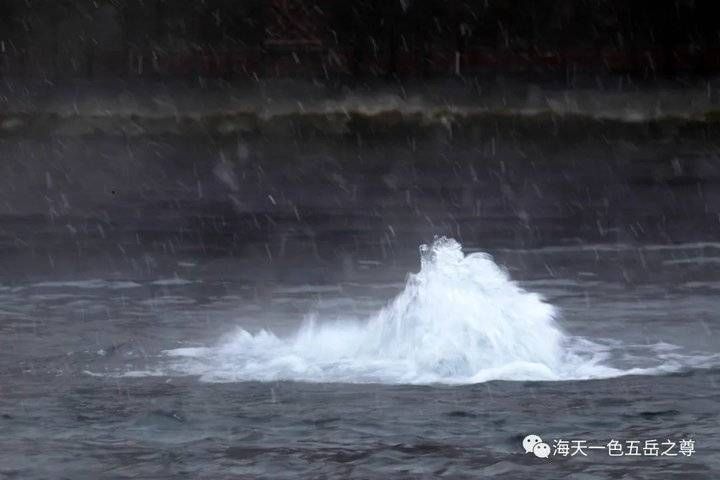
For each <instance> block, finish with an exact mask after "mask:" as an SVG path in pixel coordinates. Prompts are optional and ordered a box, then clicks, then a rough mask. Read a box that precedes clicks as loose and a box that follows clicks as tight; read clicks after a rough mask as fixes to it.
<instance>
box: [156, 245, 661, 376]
mask: <svg viewBox="0 0 720 480" xmlns="http://www.w3.org/2000/svg"><path fill="white" fill-rule="evenodd" d="M421 263H422V265H421V270H420V272H419V273H417V274H413V275H409V277H408V280H407V283H406V285H405V288H404V290H403V291H402V292H401V293H400V294H399V295H398V296H397V297H396V298H395V299H394V300H393V301H392V302H391V303H390V304H389V305H387V306H386V307H385V308H383V309H382V310H381V311H380V312H378V313H377V314H375V315H373V316H371V317H370V318H368V319H365V320H357V319H347V318H345V319H344V318H335V319H327V320H324V321H320V319H317V318H309V319H308V320H307V321H306V322H305V324H304V325H303V326H302V328H301V329H300V330H299V331H298V332H297V333H296V334H294V335H292V336H290V337H287V338H281V337H278V336H276V335H274V334H273V333H271V332H268V331H260V332H259V333H257V334H254V335H253V334H251V333H250V332H248V331H246V330H243V329H239V330H238V331H237V332H235V333H233V334H232V335H230V336H229V337H227V338H225V339H224V341H223V342H221V343H220V344H219V345H217V346H214V347H210V348H179V349H175V350H168V351H166V352H165V354H166V355H167V356H168V357H169V359H170V372H169V373H170V374H189V375H199V376H200V378H201V379H202V380H205V381H211V382H231V381H245V380H260V381H273V380H299V381H311V382H350V383H357V382H380V383H448V384H457V383H477V382H484V381H489V380H499V379H502V380H579V379H589V378H602V377H609V376H616V375H622V374H623V373H628V372H624V371H622V370H619V369H615V368H611V367H608V366H605V365H603V364H602V362H603V361H604V360H606V358H607V356H608V347H603V346H602V345H599V344H597V343H594V342H591V341H589V340H585V339H582V338H578V337H571V336H568V335H566V334H565V333H563V332H562V331H561V329H560V327H559V326H558V324H557V322H556V317H557V315H558V313H557V310H556V309H555V308H554V307H553V306H552V305H550V304H548V303H547V302H545V301H544V300H543V299H542V298H541V297H540V296H539V295H537V294H535V293H531V292H527V291H525V290H523V289H522V288H521V287H520V286H518V285H517V284H516V283H515V282H513V281H512V280H511V279H510V278H509V276H508V274H507V273H506V272H505V271H504V270H503V269H501V268H500V267H499V266H498V265H496V264H495V263H494V262H493V261H492V259H491V257H490V256H489V255H487V254H484V253H473V254H470V255H467V256H466V255H464V254H463V252H462V249H461V247H460V244H458V243H457V242H456V241H454V240H451V239H446V238H440V239H437V240H436V241H435V242H434V243H433V245H432V246H425V245H423V246H422V247H421ZM648 372H649V370H647V371H645V372H644V373H648ZM632 373H640V371H639V370H633V371H632Z"/></svg>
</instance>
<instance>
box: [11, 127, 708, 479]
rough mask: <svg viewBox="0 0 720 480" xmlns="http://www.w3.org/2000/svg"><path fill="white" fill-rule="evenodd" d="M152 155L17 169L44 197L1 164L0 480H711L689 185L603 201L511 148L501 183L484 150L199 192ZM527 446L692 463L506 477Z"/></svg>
mask: <svg viewBox="0 0 720 480" xmlns="http://www.w3.org/2000/svg"><path fill="white" fill-rule="evenodd" d="M85 141H86V142H87V145H89V146H90V147H88V148H89V150H90V151H92V152H93V153H94V154H97V152H100V153H102V152H103V151H105V150H104V149H105V148H106V147H107V148H108V150H107V152H112V151H115V150H116V149H117V147H118V145H115V144H114V143H113V142H109V145H105V142H106V140H98V139H94V140H93V139H86V140H85ZM173 141H177V142H178V143H177V145H180V146H179V147H178V146H175V147H173V145H175V144H173V143H170V142H167V143H166V142H164V141H163V142H157V143H153V142H149V141H148V145H147V147H148V148H150V149H151V150H152V151H153V152H154V151H156V150H159V151H161V152H165V153H163V155H159V156H158V157H157V158H156V159H155V160H157V162H156V163H153V162H152V161H149V160H148V161H147V162H141V161H140V160H137V161H136V160H132V162H133V165H135V166H138V168H141V167H142V168H143V169H144V170H142V169H141V170H137V171H136V170H132V169H129V170H127V171H125V170H123V169H119V170H117V171H116V170H112V167H113V165H114V164H113V163H112V162H111V161H110V160H108V158H110V157H106V156H104V155H98V156H97V158H94V160H95V161H96V162H97V163H87V166H86V168H85V170H82V169H80V166H82V165H84V164H82V162H81V164H82V165H76V164H74V163H73V162H80V160H77V159H76V158H75V157H74V155H75V154H76V153H77V151H74V150H73V152H72V155H70V154H67V155H66V154H61V153H57V152H56V156H55V157H52V158H51V159H49V160H48V159H47V158H46V157H43V156H41V155H38V156H37V158H38V159H39V160H37V161H38V162H40V161H43V162H45V161H47V162H49V163H48V165H49V170H48V171H50V172H51V175H50V176H51V178H52V182H50V183H51V185H50V186H48V181H47V179H46V178H45V175H44V174H43V175H40V176H38V178H35V177H32V176H29V175H28V174H27V171H26V170H23V162H25V161H29V160H26V158H34V157H33V156H32V155H27V156H26V157H22V159H16V158H14V157H9V160H8V165H10V166H12V167H13V168H10V167H8V172H9V173H8V174H9V175H10V174H13V173H12V172H16V173H14V175H16V176H17V178H15V177H7V178H5V182H6V185H7V186H8V188H5V189H3V191H2V192H0V193H1V194H2V200H3V202H2V205H3V206H2V208H3V209H4V210H3V212H2V231H1V232H0V246H1V250H0V254H1V257H0V259H1V261H0V335H1V336H0V376H1V379H2V380H1V382H0V385H1V387H0V428H1V434H0V442H1V443H2V449H0V477H1V478H22V479H25V478H84V477H88V476H91V477H93V478H380V477H385V478H387V477H391V478H408V477H409V478H437V477H442V476H445V477H450V478H478V477H480V478H484V477H497V478H510V479H512V478H523V479H524V478H528V477H530V476H531V477H533V478H563V477H568V478H570V477H571V478H623V477H632V478H648V479H649V478H666V477H669V476H682V478H691V479H692V478H696V479H704V478H713V477H714V473H715V472H717V471H718V469H720V451H719V450H718V448H717V445H718V444H720V434H719V432H718V427H717V425H718V419H719V418H718V409H717V405H718V401H719V400H720V395H719V393H718V392H719V391H720V390H718V382H720V369H719V368H718V354H719V353H720V335H718V330H717V329H718V327H717V312H718V311H720V297H719V296H718V289H720V282H719V281H718V277H717V262H718V259H720V243H718V242H717V241H716V240H717V234H718V233H719V232H720V228H719V227H718V225H719V224H720V222H718V218H717V215H716V210H717V209H716V208H715V206H716V205H717V198H718V196H717V194H718V190H717V186H716V185H715V184H713V183H712V182H708V183H704V184H702V185H699V186H698V185H690V186H688V185H684V184H674V185H666V184H657V183H644V184H642V185H635V186H633V187H632V188H630V187H628V183H627V182H628V180H627V177H624V176H623V175H624V172H625V170H624V168H618V167H617V165H616V164H615V163H613V162H616V161H617V162H620V163H621V164H622V165H625V164H624V163H622V162H626V161H627V162H629V163H632V162H630V161H629V160H627V159H626V158H624V157H623V158H622V159H621V160H617V159H614V160H613V159H612V158H611V159H608V158H606V157H605V155H606V154H607V152H605V151H604V152H601V153H598V152H597V151H596V148H597V146H596V145H592V146H590V147H587V146H585V147H577V149H574V150H572V151H564V152H563V153H561V154H557V155H555V156H553V157H552V158H553V159H552V160H547V159H545V160H543V158H546V157H544V155H548V156H549V155H550V153H548V152H549V151H551V150H552V148H554V147H547V149H546V147H542V146H538V145H535V144H525V145H523V144H518V145H520V147H523V148H525V150H527V151H531V152H535V153H536V154H537V155H536V156H535V157H534V158H537V159H538V160H537V161H536V160H533V164H532V166H529V163H528V160H527V159H526V158H515V159H514V158H513V157H512V155H511V154H509V153H508V152H509V151H510V150H512V148H510V146H509V145H507V144H506V145H505V146H503V144H502V142H501V141H500V140H499V141H498V142H497V143H496V144H495V145H496V147H497V150H496V151H497V152H499V153H498V155H499V156H502V155H504V156H503V157H502V159H500V158H498V159H495V160H492V161H491V160H483V162H485V161H486V162H488V163H482V165H481V164H479V163H478V161H477V158H476V157H477V155H478V152H477V151H476V150H473V149H466V150H463V149H461V148H455V147H453V148H450V147H447V148H448V149H449V150H447V151H441V152H440V153H439V151H440V150H443V149H444V148H445V147H443V148H442V149H441V148H440V147H437V149H435V150H433V149H431V148H419V149H418V150H417V151H415V152H412V153H408V152H405V153H403V152H402V151H399V150H397V149H396V147H393V146H390V147H388V146H387V145H379V146H378V145H372V146H370V147H367V146H366V147H362V149H361V150H360V151H358V150H357V148H359V147H357V148H356V147H348V146H343V147H342V148H340V147H338V148H339V150H338V151H334V152H333V157H332V158H337V159H341V160H342V161H340V160H338V161H337V162H335V161H334V160H332V161H331V160H327V158H329V157H326V156H324V155H325V154H326V153H327V151H326V150H325V147H318V146H317V145H315V146H312V145H310V146H308V145H304V144H303V145H302V146H299V147H298V149H297V151H295V152H291V151H285V152H284V155H283V156H282V157H281V158H282V160H277V158H276V157H272V155H271V153H272V152H273V151H275V150H274V149H275V148H279V147H278V146H276V145H266V146H264V147H263V146H262V144H252V143H249V144H248V147H247V149H248V151H249V152H250V154H249V155H251V156H253V158H256V159H258V160H262V162H263V163H262V165H263V168H264V170H263V173H262V174H261V173H257V175H255V176H243V175H240V174H238V170H237V168H236V169H235V170H233V169H230V170H227V171H225V170H223V172H224V173H223V174H222V175H221V177H222V178H223V179H224V180H222V179H220V180H218V175H217V168H216V167H217V165H218V162H222V161H221V160H219V161H210V162H205V163H202V162H197V163H193V162H188V163H187V164H183V163H182V162H180V164H181V165H175V166H174V167H173V166H172V165H173V164H172V162H171V161H170V160H167V159H168V158H171V157H172V158H176V157H173V155H177V156H179V157H181V155H180V154H179V153H178V152H177V151H176V150H173V149H175V148H177V149H181V148H182V145H183V144H182V141H180V140H177V139H176V140H173ZM230 143H232V146H233V148H234V149H237V140H236V139H234V140H232V142H230ZM70 144H72V140H68V145H70ZM408 145H411V144H408ZM134 146H135V147H137V145H134ZM516 146H517V145H516ZM23 148H25V149H26V150H24V152H25V153H28V152H33V150H32V149H33V148H34V147H32V146H31V145H30V146H28V145H25V146H24V147H23ZM68 148H70V147H68ZM196 148H198V149H200V147H196ZM318 148H319V150H313V149H318ZM408 148H411V147H408ZM518 148H519V147H518ZM568 148H569V147H568ZM618 148H620V147H618ZM637 148H638V149H639V151H640V153H642V154H643V155H645V154H647V152H648V151H654V150H653V149H654V147H642V148H641V147H637ZM645 148H647V149H645ZM263 149H266V150H263ZM548 149H549V150H548ZM620 150H621V151H622V152H623V153H622V154H623V155H625V154H626V153H627V152H628V151H630V150H632V149H624V147H623V148H620ZM43 151H45V150H43ZM173 151H174V152H175V153H172V152H173ZM168 152H170V153H172V154H168ZM313 152H314V153H313ZM503 152H504V153H503ZM538 152H539V153H538ZM200 153H202V152H200ZM200 153H197V151H195V153H193V154H197V155H198V156H201V155H200ZM166 154H167V155H166ZM359 154H362V155H364V156H365V157H369V158H371V159H373V160H374V161H373V162H371V163H370V165H369V166H368V165H367V164H361V163H357V164H354V163H352V162H350V161H349V159H353V158H357V157H358V155H359ZM78 155H79V154H78ZM87 155H90V154H87ZM136 155H138V156H139V157H142V155H143V153H142V149H141V148H138V150H137V152H136ZM443 155H444V156H443ZM563 155H566V156H568V157H572V156H575V157H577V158H582V159H583V160H584V163H582V165H579V166H577V165H576V166H574V167H573V166H572V164H571V163H568V164H565V167H564V168H562V169H560V168H559V167H558V166H557V165H556V164H554V163H553V162H555V161H559V160H557V158H558V157H562V156H563ZM618 155H619V154H618ZM82 158H84V157H81V159H82ZM88 158H89V157H88ZM308 158H314V159H316V161H314V162H307V159H308ZM388 158H392V159H397V160H392V162H398V163H392V162H391V161H390V160H388ZM409 158H413V159H416V161H417V169H416V170H415V171H414V173H413V174H412V177H411V178H406V177H405V176H403V175H402V172H403V171H404V170H402V169H401V168H400V167H401V166H402V165H406V163H405V162H406V161H407V160H408V159H409ZM438 158H439V159H443V158H446V159H449V160H447V161H448V162H449V164H450V165H451V167H448V166H447V165H446V164H444V163H442V162H444V161H445V160H442V162H441V161H440V160H437V159H438ZM548 158H549V157H548ZM613 158H614V157H613ZM23 159H25V160H23ZM318 159H320V160H318ZM322 159H325V160H322ZM21 160H22V161H21ZM85 160H87V159H85ZM303 160H305V161H306V163H303ZM436 161H437V162H440V163H437V164H435V163H433V162H436ZM13 162H15V163H13ZM273 162H280V163H281V164H282V165H280V166H278V165H277V164H275V163H273ZM323 162H325V163H323ZM343 162H344V163H343ZM388 162H389V164H388V165H385V164H387V163H388ZM98 164H99V166H98ZM468 166H472V168H469V167H468ZM481 166H482V168H481ZM71 167H72V168H71ZM101 167H102V168H103V169H104V170H103V171H102V172H100V169H101ZM280 167H283V168H280ZM381 167H382V168H381ZM94 169H98V170H97V171H96V170H94ZM375 169H379V170H377V171H376V170H375ZM214 171H215V173H213V172H214ZM23 172H25V173H23ZM62 172H75V173H74V174H73V175H70V176H65V175H62V174H61V173H62ZM448 172H450V173H448ZM473 172H475V174H473ZM636 173H637V172H635V173H634V174H633V175H635V174H636ZM640 173H642V172H640ZM125 175H128V176H125ZM263 175H264V176H263ZM337 175H340V176H341V177H342V178H338V177H337ZM41 177H42V178H41ZM228 179H230V180H232V181H229V180H228ZM313 179H315V180H313ZM328 179H333V180H332V181H330V180H328ZM451 180H452V181H451ZM601 180H602V181H601ZM213 181H214V182H215V183H212V182H213ZM38 182H39V183H40V184H42V185H44V186H43V187H40V186H38ZM64 182H69V183H68V184H67V185H65V184H64ZM313 182H315V183H313ZM438 182H442V183H443V184H444V185H450V186H451V187H452V188H450V187H448V188H447V189H444V188H435V187H436V185H437V183H438ZM453 182H454V183H453ZM232 185H235V186H234V187H232ZM15 186H17V188H16V190H13V188H15ZM19 186H22V187H23V188H20V187H19ZM149 186H151V187H152V188H149ZM223 186H224V187H223ZM25 187H27V188H25ZM61 187H63V190H61ZM406 187H408V188H407V191H406ZM222 188H225V190H222ZM111 190H114V191H116V192H118V193H117V194H113V193H110V192H111ZM28 192H30V193H28ZM103 192H105V193H103ZM408 192H409V193H408ZM31 193H35V194H36V195H34V196H33V199H32V201H30V200H28V198H29V195H30V194H31ZM40 193H42V195H41V194H40ZM268 195H270V196H272V197H273V200H274V202H273V201H271V200H269V199H268ZM629 198H631V199H632V201H630V200H628V199H629ZM25 200H28V201H25ZM33 202H34V203H33ZM48 206H51V207H53V208H54V209H53V210H52V214H49V213H47V210H46V209H47V207H48ZM20 207H22V208H23V209H22V210H20ZM435 235H446V239H445V240H439V241H437V242H436V243H432V242H433V237H434V236H435ZM451 238H455V239H457V241H458V242H457V243H456V242H454V241H452V240H450V239H451ZM420 244H425V245H427V246H428V247H426V248H424V249H422V250H421V251H419V250H418V246H419V245H420ZM531 433H532V434H538V435H540V436H541V437H542V438H543V439H544V440H545V441H551V440H552V439H578V440H586V441H588V443H591V444H593V443H595V444H604V443H607V442H608V441H609V440H611V439H622V440H647V439H659V440H662V441H664V440H665V439H674V440H680V439H687V438H692V439H694V440H695V442H696V453H695V454H694V455H693V456H691V457H685V456H682V455H680V456H677V457H657V458H653V457H623V458H614V457H609V456H608V455H607V454H606V453H605V452H601V451H592V452H589V454H588V456H587V457H582V456H573V457H558V456H556V457H551V458H550V459H546V460H543V459H539V458H535V457H534V456H532V455H529V454H527V455H526V454H524V451H523V449H522V444H521V442H522V439H523V438H524V437H525V435H527V434H531Z"/></svg>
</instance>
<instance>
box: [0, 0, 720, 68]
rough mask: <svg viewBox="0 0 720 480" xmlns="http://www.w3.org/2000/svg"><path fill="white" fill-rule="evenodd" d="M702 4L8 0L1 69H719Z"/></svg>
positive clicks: (1, 27) (716, 38)
mask: <svg viewBox="0 0 720 480" xmlns="http://www.w3.org/2000/svg"><path fill="white" fill-rule="evenodd" d="M718 18H720V3H718V2H716V1H711V0H708V1H701V0H694V1H693V0H669V1H666V0H659V1H626V0H580V1H576V0H560V1H541V0H519V1H508V0H484V1H473V2H471V1H459V0H450V1H441V0H393V1H384V0H359V1H352V2H338V1H333V0H318V1H298V0H275V1H268V0H244V1H234V0H203V1H198V0H173V1H170V0H95V1H82V0H80V1H67V0H2V2H0V42H1V43H0V75H2V76H30V77H39V78H44V79H47V80H49V81H56V80H59V79H67V78H90V79H94V78H107V77H131V78H132V77H159V78H166V77H177V78H185V77H188V78H193V77H196V76H198V75H200V76H204V77H210V78H212V77H218V78H226V79H258V78H272V77H288V76H298V77H309V78H317V79H325V80H327V79H343V80H351V79H363V78H372V77H394V76H397V77H400V78H404V77H421V78H422V77H431V76H447V75H481V74H484V73H514V74H528V75H530V76H531V77H533V76H536V75H538V74H548V75H551V76H552V75H557V76H558V78H566V77H567V75H568V71H573V72H576V71H588V72H592V73H596V74H600V73H629V74H633V75H636V76H639V77H642V78H651V79H654V78H674V77H677V76H684V75H707V74H712V73H715V72H717V71H718V70H720V35H719V34H718Z"/></svg>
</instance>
